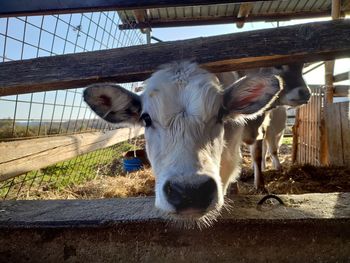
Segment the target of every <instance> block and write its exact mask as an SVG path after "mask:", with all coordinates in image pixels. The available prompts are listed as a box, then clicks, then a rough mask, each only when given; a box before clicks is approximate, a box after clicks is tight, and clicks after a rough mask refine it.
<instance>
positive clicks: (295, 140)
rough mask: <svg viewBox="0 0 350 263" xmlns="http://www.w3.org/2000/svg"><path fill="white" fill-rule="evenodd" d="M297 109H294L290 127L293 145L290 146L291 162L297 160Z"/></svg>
mask: <svg viewBox="0 0 350 263" xmlns="http://www.w3.org/2000/svg"><path fill="white" fill-rule="evenodd" d="M299 118H300V116H299V109H296V111H295V122H294V125H293V128H292V131H293V146H292V163H293V164H294V163H295V162H296V161H297V157H298V143H299V142H298V138H299V136H298V135H299Z"/></svg>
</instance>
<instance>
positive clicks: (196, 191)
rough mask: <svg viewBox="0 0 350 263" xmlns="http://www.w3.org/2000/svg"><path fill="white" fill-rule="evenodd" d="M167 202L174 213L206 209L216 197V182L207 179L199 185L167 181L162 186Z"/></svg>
mask: <svg viewBox="0 0 350 263" xmlns="http://www.w3.org/2000/svg"><path fill="white" fill-rule="evenodd" d="M164 192H165V196H166V199H167V201H168V202H169V203H170V204H171V205H172V206H174V208H175V209H176V211H181V210H186V209H197V210H205V209H207V208H208V207H209V206H210V204H211V203H212V202H213V200H214V199H215V197H216V193H217V186H216V182H215V181H214V180H213V179H212V178H209V179H208V180H206V181H205V182H203V183H200V184H185V183H179V182H171V181H167V182H166V183H165V185H164Z"/></svg>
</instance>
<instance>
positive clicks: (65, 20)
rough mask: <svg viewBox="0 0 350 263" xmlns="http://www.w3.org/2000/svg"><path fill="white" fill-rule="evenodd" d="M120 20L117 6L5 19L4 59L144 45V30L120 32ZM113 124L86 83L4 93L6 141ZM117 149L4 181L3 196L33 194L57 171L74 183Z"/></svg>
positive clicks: (0, 58) (1, 120)
mask: <svg viewBox="0 0 350 263" xmlns="http://www.w3.org/2000/svg"><path fill="white" fill-rule="evenodd" d="M118 24H119V16H118V13H117V12H112V11H111V12H92V13H81V14H59V15H45V16H28V17H15V18H0V63H1V62H6V61H12V60H23V59H30V58H37V57H42V56H55V55H60V54H69V53H78V52H86V51H95V50H102V49H110V48H117V47H124V46H131V45H139V44H144V42H145V37H144V35H142V33H141V32H140V31H139V30H126V31H120V30H119V29H118ZM19 77H20V76H19ZM135 85H136V86H137V84H134V83H129V84H124V85H123V86H124V87H126V88H128V89H132V88H133V87H134V86H135ZM108 129H113V127H110V125H109V124H108V123H106V122H104V121H102V120H100V119H99V118H98V117H97V116H96V115H95V114H94V113H93V112H92V111H91V110H90V109H89V108H88V107H87V106H86V104H85V103H84V102H83V99H82V88H76V89H70V90H56V91H47V92H37V93H28V94H21V95H14V96H4V97H0V141H8V140H16V139H23V138H36V137H45V136H55V135H63V134H73V133H82V132H89V131H96V130H108ZM111 152H113V147H112V148H107V149H103V150H99V151H96V152H95V153H89V154H85V155H83V156H81V157H78V158H74V159H72V160H71V161H68V162H63V163H61V164H58V165H55V166H53V167H48V168H47V169H42V170H41V171H34V172H30V173H27V174H24V175H21V176H19V177H16V178H13V179H10V180H7V181H4V182H0V198H21V197H24V196H23V193H22V192H21V191H22V189H26V191H27V194H28V191H29V190H30V189H32V188H33V186H36V187H39V188H40V187H43V185H46V186H47V185H50V184H52V180H54V177H55V176H56V177H57V178H61V177H62V178H65V179H64V180H66V181H71V182H78V181H81V180H83V179H84V178H85V179H89V178H88V177H89V176H90V177H91V174H90V173H89V176H87V177H86V176H85V177H84V175H83V174H80V175H76V173H74V171H75V170H80V171H81V170H86V169H87V168H86V166H87V165H89V163H90V164H92V166H91V167H96V163H98V162H104V161H105V160H107V159H108V156H109V155H110V154H111ZM0 154H4V153H0ZM84 158H85V159H84ZM106 158H107V159H106ZM108 160H110V158H109V159H108ZM64 167H66V168H64ZM67 167H68V168H67ZM89 169H90V168H89ZM52 170H55V172H54V173H52ZM53 175H54V176H53ZM77 176H78V177H77ZM57 178H56V179H57ZM77 178H80V179H79V180H78V179H77ZM57 180H58V179H57ZM62 180H63V179H62ZM28 184H29V185H28ZM46 186H44V187H46Z"/></svg>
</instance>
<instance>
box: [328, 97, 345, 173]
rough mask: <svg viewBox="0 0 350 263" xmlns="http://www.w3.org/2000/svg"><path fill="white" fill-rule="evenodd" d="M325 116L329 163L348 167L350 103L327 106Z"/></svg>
mask: <svg viewBox="0 0 350 263" xmlns="http://www.w3.org/2000/svg"><path fill="white" fill-rule="evenodd" d="M326 115H327V122H326V124H327V142H328V149H329V162H330V164H331V165H340V166H349V167H350V103H349V102H339V103H333V104H330V105H327V108H326Z"/></svg>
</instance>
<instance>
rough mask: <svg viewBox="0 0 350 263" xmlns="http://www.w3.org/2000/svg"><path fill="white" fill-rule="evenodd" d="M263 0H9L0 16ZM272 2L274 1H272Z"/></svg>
mask: <svg viewBox="0 0 350 263" xmlns="http://www.w3.org/2000/svg"><path fill="white" fill-rule="evenodd" d="M262 1H264V0H231V1H229V0H214V1H208V0H180V1H178V0H147V1H145V0H142V1H140V0H128V1H122V0H84V1H77V0H49V1H42V0H31V1H27V0H11V1H0V17H1V16H22V15H48V14H59V13H79V12H91V11H93V12H96V11H107V10H134V9H147V8H164V7H176V6H196V5H215V4H229V3H242V2H262ZM265 1H266V0H265ZM272 1H274V0H272Z"/></svg>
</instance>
